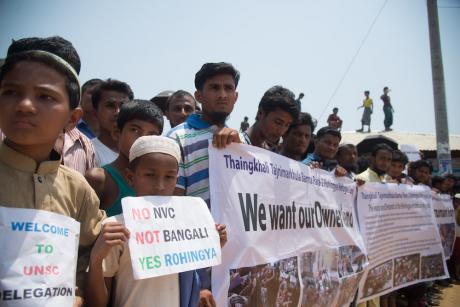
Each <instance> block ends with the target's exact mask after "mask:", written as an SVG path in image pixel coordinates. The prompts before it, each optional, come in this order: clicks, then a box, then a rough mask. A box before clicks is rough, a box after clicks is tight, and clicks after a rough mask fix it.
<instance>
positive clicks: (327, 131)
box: [316, 126, 342, 140]
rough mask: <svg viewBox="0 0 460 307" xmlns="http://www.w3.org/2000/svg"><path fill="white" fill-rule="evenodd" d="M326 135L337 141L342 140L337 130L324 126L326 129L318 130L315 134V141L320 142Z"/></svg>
mask: <svg viewBox="0 0 460 307" xmlns="http://www.w3.org/2000/svg"><path fill="white" fill-rule="evenodd" d="M328 134H329V135H333V136H336V137H338V138H339V140H341V139H342V134H341V133H340V131H339V130H337V129H335V128H331V127H329V126H326V127H323V128H321V129H319V130H318V132H316V140H320V139H322V138H323V137H325V136H326V135H328Z"/></svg>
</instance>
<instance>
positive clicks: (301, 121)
mask: <svg viewBox="0 0 460 307" xmlns="http://www.w3.org/2000/svg"><path fill="white" fill-rule="evenodd" d="M303 125H307V126H310V129H311V133H312V135H313V131H315V128H316V124H315V122H314V121H313V118H312V117H311V115H310V113H307V112H300V114H299V117H298V119H297V120H296V121H294V122H293V123H292V124H291V125H290V126H289V129H288V131H287V132H288V133H289V132H290V131H291V129H293V128H296V127H298V126H303Z"/></svg>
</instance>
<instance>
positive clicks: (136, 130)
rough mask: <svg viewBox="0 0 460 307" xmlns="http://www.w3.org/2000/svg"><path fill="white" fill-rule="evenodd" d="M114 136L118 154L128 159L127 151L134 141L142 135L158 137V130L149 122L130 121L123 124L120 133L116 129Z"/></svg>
mask: <svg viewBox="0 0 460 307" xmlns="http://www.w3.org/2000/svg"><path fill="white" fill-rule="evenodd" d="M115 135H116V138H118V148H119V150H120V153H122V154H123V155H125V157H129V150H130V149H131V146H132V145H133V143H134V141H136V140H137V139H138V138H140V137H141V136H144V135H160V128H158V126H157V125H155V124H153V123H151V122H149V121H145V120H140V119H132V120H129V121H127V122H126V123H125V125H124V126H123V128H122V130H121V132H119V131H118V129H117V132H116V133H115Z"/></svg>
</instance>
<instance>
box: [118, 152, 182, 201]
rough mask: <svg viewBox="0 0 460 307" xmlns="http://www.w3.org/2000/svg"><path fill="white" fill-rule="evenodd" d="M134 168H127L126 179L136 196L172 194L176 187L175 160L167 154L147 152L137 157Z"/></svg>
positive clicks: (176, 170)
mask: <svg viewBox="0 0 460 307" xmlns="http://www.w3.org/2000/svg"><path fill="white" fill-rule="evenodd" d="M135 162H136V165H135V168H134V170H131V169H127V181H128V183H129V184H130V185H131V186H132V187H133V188H134V190H135V191H136V195H137V196H148V195H158V196H172V195H173V193H174V189H175V188H176V181H177V172H178V170H179V168H178V165H177V160H176V159H175V158H174V157H173V156H171V155H168V154H163V153H158V152H155V153H149V154H145V155H143V156H141V157H139V158H137V161H135Z"/></svg>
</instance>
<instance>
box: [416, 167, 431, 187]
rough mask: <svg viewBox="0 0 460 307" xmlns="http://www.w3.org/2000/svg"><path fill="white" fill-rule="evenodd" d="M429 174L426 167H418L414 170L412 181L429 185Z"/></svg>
mask: <svg viewBox="0 0 460 307" xmlns="http://www.w3.org/2000/svg"><path fill="white" fill-rule="evenodd" d="M430 179H431V172H430V169H429V168H428V167H426V166H421V167H418V168H416V169H415V170H414V180H415V181H416V182H417V183H423V184H426V185H429V184H430Z"/></svg>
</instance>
